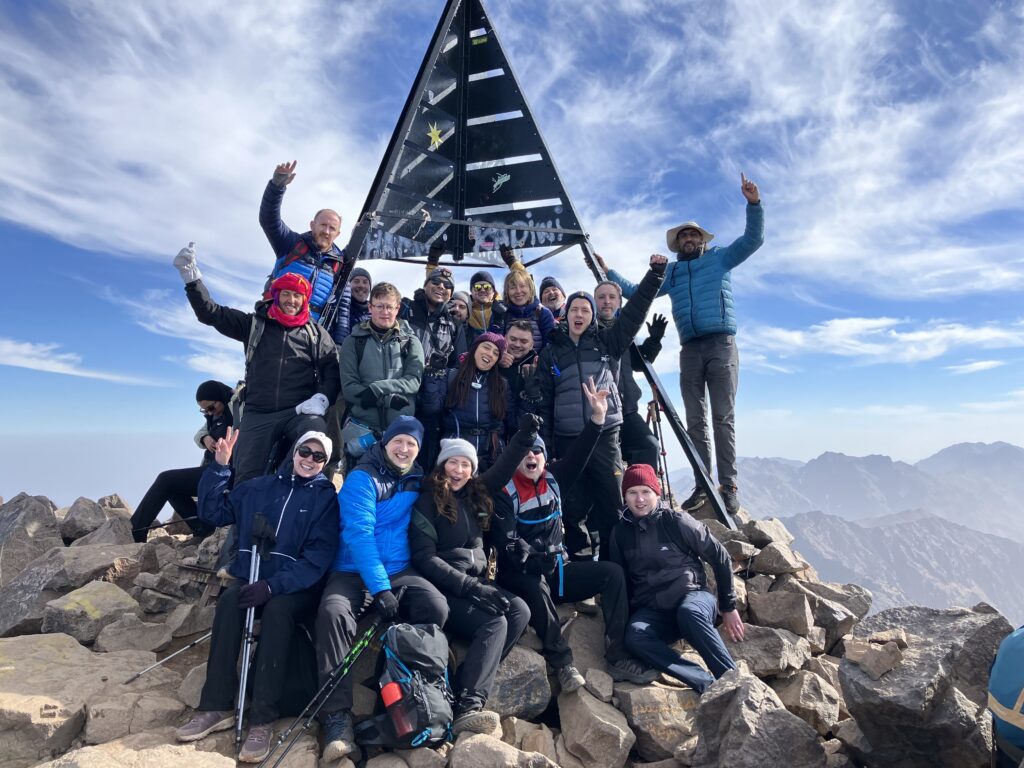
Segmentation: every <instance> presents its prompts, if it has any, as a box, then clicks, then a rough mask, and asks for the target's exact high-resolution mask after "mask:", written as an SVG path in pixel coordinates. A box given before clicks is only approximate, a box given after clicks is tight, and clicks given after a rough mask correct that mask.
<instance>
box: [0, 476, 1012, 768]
mask: <svg viewBox="0 0 1024 768" xmlns="http://www.w3.org/2000/svg"><path fill="white" fill-rule="evenodd" d="M700 511H701V510H698V513H699V512H700ZM128 514H129V511H128V509H127V508H126V505H125V504H124V502H123V501H121V499H120V498H119V497H117V496H116V495H112V496H108V497H104V498H103V499H100V500H97V501H92V500H89V499H84V498H83V499H78V500H77V501H76V502H75V503H74V505H72V507H71V508H69V509H64V510H58V509H57V508H56V507H55V505H54V504H53V503H51V502H50V501H49V500H48V499H46V498H45V497H40V496H28V495H26V494H19V495H18V496H16V497H15V498H13V499H11V500H10V501H8V502H7V503H6V504H3V505H2V506H0V544H2V546H3V549H2V555H0V755H2V757H0V763H2V765H3V766H5V767H6V768H28V766H53V767H54V768H57V767H58V766H60V767H62V768H63V767H67V768H73V767H74V766H78V767H80V768H87V767H88V768H92V767H94V766H95V767H96V768H100V767H101V766H102V767H103V768H107V767H113V768H120V767H122V766H123V767H124V768H129V766H130V767H131V768H164V767H165V766H166V768H171V767H172V766H173V767H174V768H177V767H178V766H196V767H197V768H203V767H205V766H211V767H212V766H231V765H233V764H234V759H233V750H232V746H233V745H232V735H231V732H230V731H229V732H224V733H219V734H214V735H212V736H210V737H208V738H206V739H203V740H201V741H198V742H195V743H192V744H177V743H176V742H175V741H174V736H173V732H174V728H175V727H177V726H179V725H181V724H182V723H184V722H185V721H186V720H187V719H188V718H189V717H190V716H191V714H192V712H193V709H192V708H193V707H195V706H196V705H197V703H198V699H199V692H200V690H201V689H202V685H203V680H204V679H205V674H206V665H205V662H206V655H207V649H208V645H207V644H206V643H200V644H198V645H197V646H195V647H193V648H190V649H188V650H187V651H186V652H185V653H182V654H180V655H178V656H176V657H175V658H173V659H172V660H171V661H170V662H169V663H168V664H166V665H163V666H161V667H158V668H156V669H154V670H153V671H151V672H148V673H146V674H144V675H142V676H141V677H138V678H136V679H134V680H132V681H131V682H128V681H129V679H130V678H132V676H133V675H134V674H135V673H136V672H140V671H142V670H143V669H145V668H146V667H149V666H150V665H152V664H154V663H155V662H156V661H157V659H158V658H163V657H165V656H167V655H168V654H170V653H172V652H174V651H177V650H179V649H182V648H185V647H186V646H188V645H189V644H190V643H191V642H192V641H194V640H197V639H199V638H201V637H202V636H203V635H204V634H205V633H207V632H208V631H209V629H210V627H211V625H212V622H213V613H214V609H213V598H212V597H211V596H210V594H209V593H210V592H211V590H210V588H209V585H208V584H207V581H208V579H209V578H210V571H209V569H211V568H212V567H213V565H214V563H215V559H216V554H217V552H218V550H219V546H220V542H221V541H222V539H223V534H221V533H219V534H217V535H215V536H213V537H210V538H209V539H207V540H206V541H204V542H197V541H196V540H194V539H192V538H190V537H188V536H186V535H182V534H173V535H172V534H169V533H167V532H166V531H164V530H156V531H153V532H152V533H151V535H150V540H149V541H148V542H147V543H145V544H135V543H133V542H132V541H131V537H130V529H129V527H128V526H127V525H126V517H127V516H128ZM738 520H739V523H740V525H739V529H738V530H736V531H733V530H730V529H727V528H726V527H725V526H722V525H721V524H719V523H717V522H716V521H713V520H711V521H708V527H709V529H710V530H711V532H712V534H713V535H715V536H716V537H718V538H719V539H720V540H721V541H722V542H723V544H725V545H726V547H727V549H728V551H729V553H730V554H731V555H732V557H733V565H734V573H735V577H736V590H737V594H738V596H739V610H740V612H741V615H742V616H743V618H744V621H745V622H746V640H745V641H744V642H742V643H733V642H729V641H727V645H728V647H729V650H730V652H731V653H732V654H733V656H734V658H735V659H736V661H737V663H738V665H739V668H738V669H737V670H736V671H732V672H728V673H727V674H725V675H724V676H723V677H721V678H720V679H719V680H717V681H716V682H715V683H714V684H713V685H712V686H711V687H710V688H709V689H708V690H707V691H705V692H704V694H703V695H698V694H697V693H695V692H694V691H692V690H691V689H689V688H686V687H684V686H682V685H681V684H679V683H678V682H676V681H675V680H674V679H672V678H669V677H667V676H662V677H661V678H659V679H658V680H656V681H655V682H653V683H651V684H649V685H635V684H632V683H616V682H614V681H613V680H612V678H611V677H610V676H609V674H608V669H607V667H606V664H605V661H604V658H603V650H604V648H603V625H602V621H601V617H600V611H595V610H594V608H593V606H586V605H579V606H572V605H567V606H560V610H561V611H562V612H563V616H564V618H565V620H566V628H565V630H564V631H565V636H566V638H567V639H568V641H569V643H570V645H571V647H572V648H573V653H574V658H575V663H576V665H577V666H578V667H579V669H580V672H581V673H582V674H583V675H584V678H585V679H586V685H585V686H583V687H582V688H580V689H579V690H576V691H573V692H572V693H564V692H562V691H560V690H559V688H558V682H557V679H556V678H555V677H554V676H553V675H552V674H551V672H550V670H549V669H548V667H547V665H546V664H545V662H544V660H543V658H542V657H541V655H540V654H539V653H538V648H539V647H540V646H539V641H538V638H537V637H536V635H535V634H534V633H533V631H532V630H527V632H526V634H525V635H524V636H523V638H522V639H521V640H520V643H519V645H518V646H517V647H516V648H514V649H513V650H512V652H511V653H510V654H509V655H508V656H507V657H506V659H505V660H504V661H503V663H502V666H501V668H500V670H499V673H498V678H497V681H496V686H495V690H494V693H493V695H492V697H491V700H490V701H489V702H488V708H490V709H492V710H494V711H496V712H497V713H498V714H499V715H500V716H501V722H500V727H498V728H496V729H495V730H494V732H492V733H465V734H462V735H461V736H460V737H459V738H458V739H456V740H455V742H454V743H452V744H448V745H445V746H444V747H442V748H441V749H437V750H431V749H414V750H399V751H395V752H385V753H365V752H360V751H357V752H356V753H355V754H353V755H350V756H349V757H348V758H344V759H342V760H340V761H336V762H333V763H325V762H324V761H322V760H320V759H319V757H318V754H319V749H318V743H317V736H318V734H317V733H316V731H315V726H314V728H313V729H312V730H311V731H310V732H307V733H306V734H305V735H304V736H303V737H302V739H300V741H299V742H298V744H297V746H296V747H295V748H294V749H293V750H292V751H291V752H290V753H289V755H288V757H287V759H286V760H285V761H284V762H283V763H282V765H285V766H289V768H327V767H328V766H337V768H356V766H366V768H444V766H451V768H509V767H512V766H515V767H516V768H520V767H521V768H550V767H554V766H562V768H584V767H585V768H623V767H624V766H628V767H629V768H641V767H643V766H647V767H648V768H655V767H657V768H679V767H682V766H688V767H690V768H698V767H699V768H713V767H714V766H723V767H724V766H728V767H729V768H745V767H747V766H749V767H750V768H755V767H756V768H763V767H767V766H787V767H788V768H854V767H856V766H863V767H865V768H936V767H938V768H943V767H947V766H948V768H975V767H976V768H983V766H987V765H988V764H989V753H990V751H991V741H992V733H991V725H990V720H989V717H988V716H987V713H986V710H985V700H986V686H987V676H988V669H989V666H990V664H991V662H992V659H993V657H994V655H995V652H996V649H997V647H998V645H999V642H1000V641H1001V640H1002V638H1003V637H1005V636H1006V635H1007V634H1008V633H1009V632H1010V631H1011V626H1010V624H1009V623H1008V622H1007V620H1006V619H1005V618H1003V616H1001V615H1000V614H999V613H997V612H996V611H995V610H994V609H992V608H991V607H989V606H988V605H986V604H984V603H981V604H978V605H975V606H974V607H973V608H951V609H946V610H938V609H934V608H922V607H913V606H910V607H892V608H888V609H886V610H884V611H882V612H881V613H877V614H875V615H870V616H869V615H868V614H869V613H870V608H871V600H872V597H871V593H870V592H868V591H867V590H865V589H864V588H863V587H860V586H857V585H855V584H840V583H829V582H823V581H821V580H820V579H819V577H818V575H817V574H816V572H815V570H814V569H813V568H812V567H811V566H809V565H808V564H807V561H806V560H805V559H804V558H803V557H802V556H801V555H800V552H799V551H797V550H796V549H794V537H793V536H792V535H791V534H790V532H789V531H788V530H786V527H785V525H784V524H783V523H782V522H780V521H778V520H775V519H769V520H751V519H750V518H748V517H747V516H746V513H745V512H743V511H741V513H740V515H739V516H738ZM834 555H835V557H837V558H840V559H841V558H842V552H836V553H834ZM708 576H709V581H711V583H712V584H713V579H712V576H713V575H712V574H711V573H710V571H709V573H708ZM452 645H453V650H454V652H455V655H456V658H461V656H462V655H463V654H464V652H465V648H464V646H460V645H459V643H457V642H454V643H453V644H452ZM371 649H372V650H376V648H375V646H371ZM680 649H681V651H682V652H683V653H684V654H686V655H687V657H688V658H693V659H694V660H695V661H697V660H699V657H698V656H697V655H696V654H694V653H693V652H692V650H691V649H689V648H687V646H686V644H685V643H683V642H681V643H680ZM375 657H376V653H375V652H373V653H365V654H363V656H362V657H361V658H360V660H359V663H358V664H357V666H356V669H355V671H354V674H355V678H354V679H355V683H356V684H355V704H356V705H355V712H354V714H355V716H356V719H357V720H361V719H363V718H366V717H367V716H369V715H370V714H371V713H372V712H373V710H374V708H375V707H377V706H379V702H378V699H379V696H378V695H377V692H376V691H375V690H374V679H375V677H374V667H375V664H376V658H375ZM289 722H290V720H282V721H280V722H279V723H277V724H276V730H277V731H278V732H280V731H281V730H282V729H283V728H284V727H286V726H287V725H288V724H289Z"/></svg>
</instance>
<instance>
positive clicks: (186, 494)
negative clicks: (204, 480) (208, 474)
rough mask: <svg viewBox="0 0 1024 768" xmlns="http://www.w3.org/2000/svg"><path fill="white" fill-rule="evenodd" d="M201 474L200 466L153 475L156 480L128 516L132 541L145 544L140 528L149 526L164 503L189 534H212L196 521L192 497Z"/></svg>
mask: <svg viewBox="0 0 1024 768" xmlns="http://www.w3.org/2000/svg"><path fill="white" fill-rule="evenodd" d="M202 474H203V467H186V468H185V469H168V470H165V471H164V472H161V473H160V474H159V475H157V476H156V480H154V481H153V484H152V485H151V486H149V490H148V491H146V495H145V496H143V497H142V501H140V502H139V506H138V507H136V508H135V514H134V515H132V537H133V538H134V539H135V541H136V542H138V543H139V544H144V543H145V542H146V537H147V536H148V535H149V531H147V530H144V529H145V528H148V527H149V526H151V525H152V524H153V521H154V520H156V518H157V515H159V514H160V510H162V509H163V508H164V504H170V505H171V509H173V510H174V511H175V512H177V513H178V517H180V518H182V519H183V520H185V522H186V523H187V524H188V527H189V528H191V529H192V532H193V533H195V534H198V535H200V536H205V535H207V534H209V533H211V532H212V531H213V528H212V527H210V526H209V525H206V524H205V523H201V522H200V521H199V519H198V518H196V501H195V496H196V493H197V492H198V490H199V478H200V477H202ZM140 529H143V530H140Z"/></svg>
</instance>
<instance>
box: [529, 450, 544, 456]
mask: <svg viewBox="0 0 1024 768" xmlns="http://www.w3.org/2000/svg"><path fill="white" fill-rule="evenodd" d="M530 453H532V454H533V455H534V456H543V455H544V449H543V448H531V449H530Z"/></svg>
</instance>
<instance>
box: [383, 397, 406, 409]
mask: <svg viewBox="0 0 1024 768" xmlns="http://www.w3.org/2000/svg"><path fill="white" fill-rule="evenodd" d="M408 404H409V398H407V397H403V396H402V395H391V397H390V399H389V400H388V408H393V409H394V410H396V411H400V410H401V409H403V408H405V406H407V405H408Z"/></svg>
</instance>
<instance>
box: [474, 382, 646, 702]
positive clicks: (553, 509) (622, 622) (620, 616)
mask: <svg viewBox="0 0 1024 768" xmlns="http://www.w3.org/2000/svg"><path fill="white" fill-rule="evenodd" d="M582 389H583V396H584V397H585V398H586V399H587V401H588V403H589V408H588V411H589V413H590V417H589V419H588V420H587V425H586V426H585V427H584V429H583V432H582V433H581V434H580V436H579V439H578V440H576V441H575V442H574V443H573V445H572V448H571V449H570V450H569V452H568V453H567V454H566V455H565V457H564V458H562V459H560V460H558V461H552V462H551V463H550V464H548V463H547V452H546V448H545V445H544V441H543V440H542V439H541V438H540V436H538V437H536V438H535V439H534V441H533V445H532V447H531V448H530V452H529V454H528V455H527V456H526V457H525V458H524V459H523V460H522V461H521V462H520V463H519V466H518V468H517V469H516V473H515V475H513V476H512V480H511V481H509V482H508V483H507V484H506V485H505V488H504V490H502V491H501V492H499V493H497V494H495V496H494V516H493V518H492V522H491V540H492V543H493V545H494V547H495V549H496V550H497V555H498V584H499V585H500V586H501V587H504V588H505V589H507V590H509V591H510V592H513V593H515V594H517V595H519V596H520V597H521V598H523V600H524V601H526V604H527V605H528V606H529V608H530V626H532V627H533V628H534V629H535V630H536V631H537V635H538V636H539V637H540V640H541V645H542V646H543V651H542V652H543V654H544V657H545V658H546V659H547V661H548V662H549V663H550V664H551V666H552V667H554V669H555V671H556V672H557V674H558V682H559V684H560V685H561V687H562V691H563V692H566V693H568V692H571V691H575V690H577V689H578V688H579V687H580V686H581V685H583V683H584V679H583V675H581V674H580V672H579V670H578V669H576V667H575V666H574V665H573V658H572V650H571V649H570V648H569V644H568V643H567V642H566V641H565V638H564V637H562V627H561V624H560V623H559V620H558V613H557V611H556V610H555V604H556V603H571V602H577V601H580V600H586V599H587V598H591V597H594V596H595V595H598V594H600V595H601V612H602V613H603V614H604V625H605V641H606V648H605V658H606V659H607V660H608V672H609V673H610V674H611V676H612V678H613V679H615V680H628V681H629V682H632V683H640V684H643V683H649V682H651V681H652V680H653V679H654V677H655V675H654V674H651V673H650V672H649V671H647V670H644V669H643V668H642V667H641V666H640V665H639V664H638V663H637V662H636V660H635V659H631V658H629V655H628V654H627V652H626V648H625V646H624V645H623V634H624V632H625V630H626V620H627V619H628V617H629V608H628V605H627V596H626V580H625V577H624V576H623V574H622V568H621V567H619V566H618V565H616V564H615V563H611V562H595V561H592V560H587V561H581V562H567V559H568V553H567V552H566V550H565V547H564V546H563V544H562V520H561V516H562V512H561V505H562V500H561V495H560V488H564V487H566V486H568V485H572V484H573V483H574V482H576V480H577V479H578V478H579V476H580V475H581V474H582V473H583V468H584V467H585V466H586V464H587V461H588V460H589V459H590V454H591V452H592V451H593V450H594V445H595V444H596V443H597V438H598V435H600V434H601V427H602V425H603V424H604V419H605V414H606V413H607V412H608V402H607V401H608V396H609V394H610V393H609V391H608V390H606V389H602V390H598V389H597V387H596V386H595V385H594V380H593V379H590V380H589V382H584V383H583V386H582Z"/></svg>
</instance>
